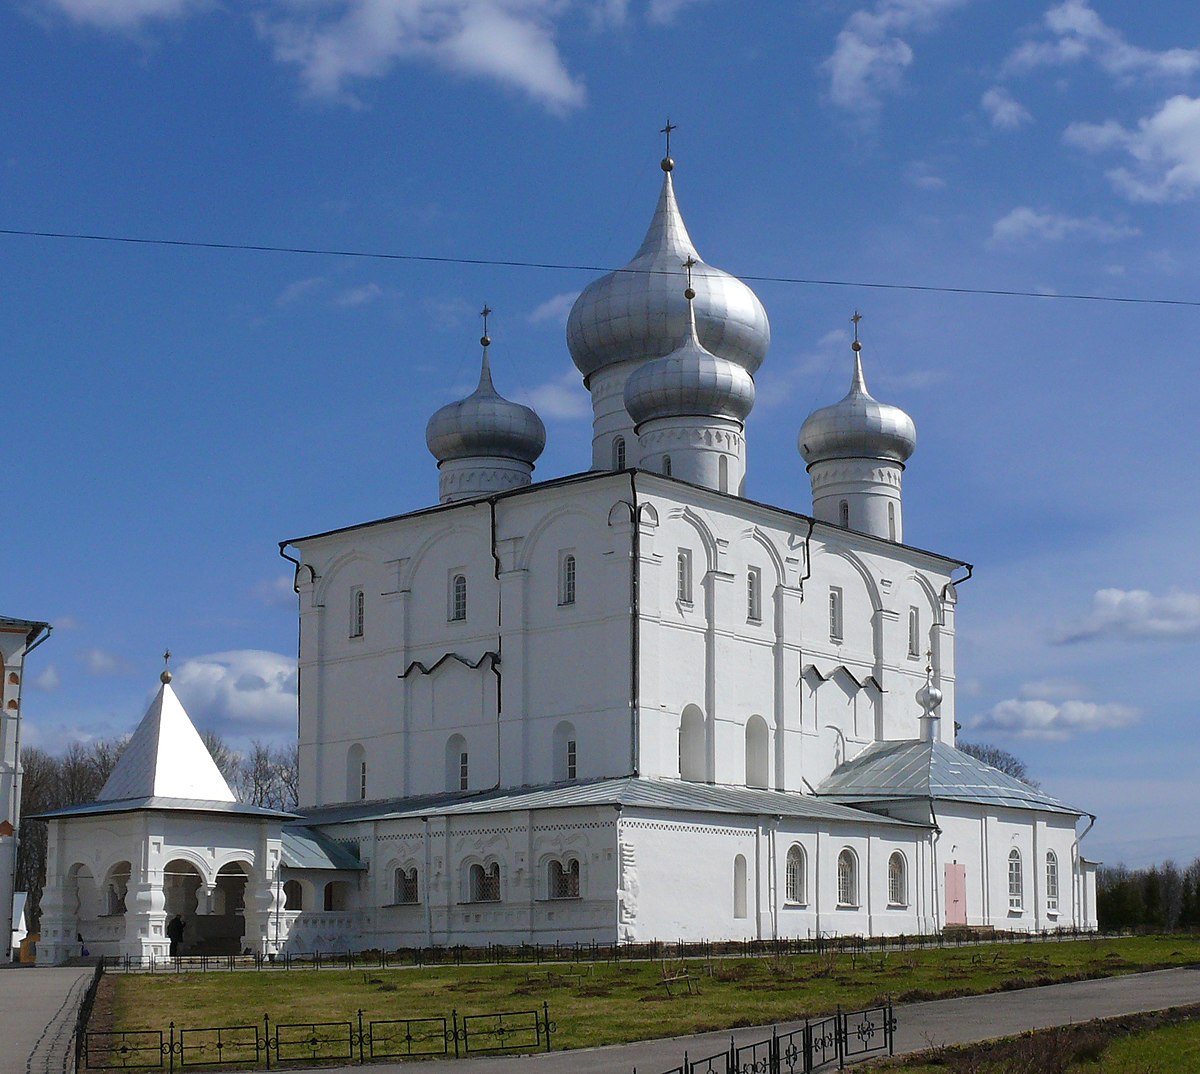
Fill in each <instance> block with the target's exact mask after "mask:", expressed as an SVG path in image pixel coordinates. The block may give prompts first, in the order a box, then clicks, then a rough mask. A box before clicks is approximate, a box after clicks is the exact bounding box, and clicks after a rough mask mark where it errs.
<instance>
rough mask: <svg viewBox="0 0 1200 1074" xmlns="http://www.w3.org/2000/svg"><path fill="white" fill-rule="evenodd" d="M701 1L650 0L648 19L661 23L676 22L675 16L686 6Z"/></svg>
mask: <svg viewBox="0 0 1200 1074" xmlns="http://www.w3.org/2000/svg"><path fill="white" fill-rule="evenodd" d="M699 2H700V0H650V4H649V6H648V7H647V8H646V21H647V22H656V23H659V24H665V23H669V22H674V20H675V16H676V15H678V14H679V13H680V12H681V11H682V10H683V9H684V8H685V7H690V6H691V5H692V4H695V3H699Z"/></svg>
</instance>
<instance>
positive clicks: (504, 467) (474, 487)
mask: <svg viewBox="0 0 1200 1074" xmlns="http://www.w3.org/2000/svg"><path fill="white" fill-rule="evenodd" d="M491 313H492V311H491V310H490V309H488V307H487V306H484V307H483V311H482V313H481V316H482V317H483V336H482V337H481V338H480V341H479V342H480V344H481V345H482V347H483V358H482V361H481V363H480V370H479V386H478V387H477V388H476V389H475V390H474V391H473V392H472V393H471V394H470V395H468V396H467V397H466V398H465V399H460V400H459V401H458V402H455V403H447V404H446V406H444V407H442V408H441V409H440V410H439V411H437V413H436V414H434V415H433V417H432V418H430V419H429V424H428V425H427V426H426V427H425V443H426V445H427V446H428V447H429V451H430V453H431V454H432V455H433V457H434V458H435V459H437V464H438V471H439V475H440V476H439V495H440V499H441V502H442V503H454V502H455V501H457V500H464V499H470V498H472V497H475V496H486V495H488V494H489V493H494V492H504V491H505V490H507V489H511V488H517V487H519V486H521V485H528V484H529V482H530V480H531V477H532V474H533V467H534V463H535V462H536V461H537V459H538V456H539V455H541V453H542V450H543V448H545V446H546V427H545V426H544V425H543V424H542V420H541V418H539V417H538V416H537V414H536V413H534V411H533V410H531V409H530V408H529V407H527V406H523V405H522V404H520V403H514V402H512V401H510V400H508V399H505V398H504V397H503V396H502V395H501V394H500V393H499V392H498V391H496V387H495V385H494V384H493V383H492V369H491V363H490V361H489V358H488V349H489V348H490V347H491V344H492V340H491V337H490V336H489V335H488V329H487V322H488V317H489V316H490V315H491Z"/></svg>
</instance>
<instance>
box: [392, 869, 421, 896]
mask: <svg viewBox="0 0 1200 1074" xmlns="http://www.w3.org/2000/svg"><path fill="white" fill-rule="evenodd" d="M420 901H421V900H420V897H419V895H418V892H417V867H416V866H415V865H414V866H413V867H412V868H411V869H403V868H400V869H397V870H396V872H395V875H394V876H393V877H392V902H393V903H397V904H411V903H416V902H420Z"/></svg>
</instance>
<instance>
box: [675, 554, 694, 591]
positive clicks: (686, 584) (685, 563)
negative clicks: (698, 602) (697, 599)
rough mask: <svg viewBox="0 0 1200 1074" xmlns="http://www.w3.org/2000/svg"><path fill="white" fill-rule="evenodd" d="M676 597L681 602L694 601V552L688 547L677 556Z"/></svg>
mask: <svg viewBox="0 0 1200 1074" xmlns="http://www.w3.org/2000/svg"><path fill="white" fill-rule="evenodd" d="M675 599H676V600H678V601H679V602H680V604H691V603H692V553H691V552H690V551H689V550H688V549H686V548H681V549H680V550H679V555H677V556H676V557H675Z"/></svg>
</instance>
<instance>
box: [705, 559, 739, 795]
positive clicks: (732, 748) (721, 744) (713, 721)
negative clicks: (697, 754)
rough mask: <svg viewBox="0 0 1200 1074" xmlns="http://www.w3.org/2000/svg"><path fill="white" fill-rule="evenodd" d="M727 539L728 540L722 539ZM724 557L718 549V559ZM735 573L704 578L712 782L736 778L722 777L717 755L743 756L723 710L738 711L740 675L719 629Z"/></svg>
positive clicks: (711, 573)
mask: <svg viewBox="0 0 1200 1074" xmlns="http://www.w3.org/2000/svg"><path fill="white" fill-rule="evenodd" d="M721 543H725V542H721ZM722 558H723V557H721V556H720V552H719V551H718V560H717V561H718V563H719V562H721V559H722ZM733 582H734V576H733V575H732V574H730V573H729V572H728V571H724V570H709V571H708V572H707V573H706V574H705V575H704V579H703V581H702V582H701V585H702V586H703V587H704V709H705V712H704V718H705V724H706V729H707V732H708V733H707V734H706V735H705V747H706V749H707V758H706V769H707V771H706V778H707V779H708V781H709V782H710V783H717V782H732V780H726V779H721V778H720V777H719V775H718V773H717V757H718V756H720V757H730V756H733V757H740V756H742V754H743V752H744V743H743V742H741V741H739V740H737V739H736V738H735V736H734V735H733V733H732V732H733V727H732V725H731V724H724V726H723V723H724V721H723V718H722V716H721V714H722V713H726V712H733V711H736V705H735V703H734V697H733V695H734V693H735V692H736V690H737V678H738V677H737V676H736V675H733V674H730V672H731V671H732V666H730V667H725V666H724V665H725V661H724V660H723V656H724V654H723V652H722V649H723V646H722V644H721V642H722V640H723V639H722V632H721V631H720V630H719V629H718V624H719V623H720V622H721V619H722V613H723V611H724V609H725V608H726V607H727V606H728V604H729V602H730V601H731V600H733V599H734V588H733V584H732V583H733Z"/></svg>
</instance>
